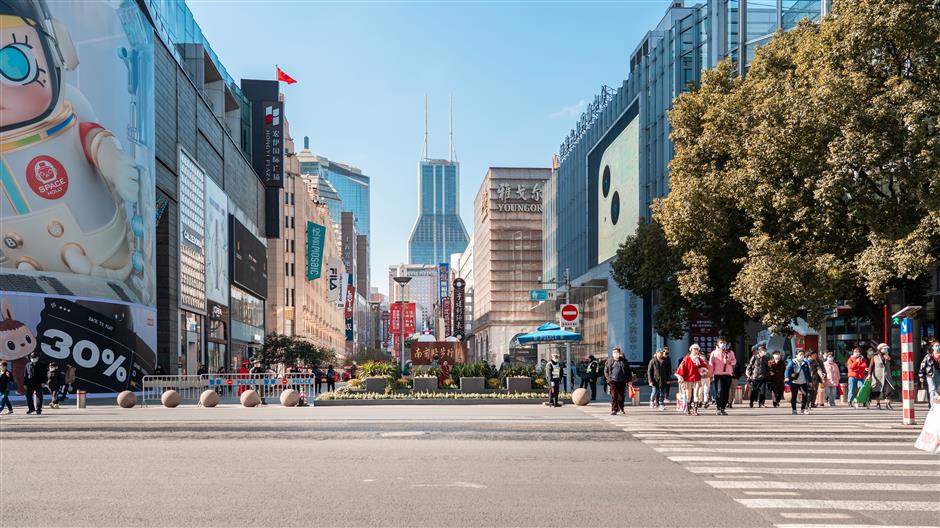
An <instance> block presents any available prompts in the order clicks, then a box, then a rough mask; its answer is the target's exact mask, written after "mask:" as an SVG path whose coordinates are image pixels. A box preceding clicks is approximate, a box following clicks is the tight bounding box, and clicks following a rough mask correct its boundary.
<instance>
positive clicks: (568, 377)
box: [565, 268, 572, 391]
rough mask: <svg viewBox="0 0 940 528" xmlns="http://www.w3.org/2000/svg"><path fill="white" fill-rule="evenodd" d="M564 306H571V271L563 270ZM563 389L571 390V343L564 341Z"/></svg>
mask: <svg viewBox="0 0 940 528" xmlns="http://www.w3.org/2000/svg"><path fill="white" fill-rule="evenodd" d="M565 304H571V270H569V269H568V268H565ZM565 364H566V365H567V367H566V368H565V382H566V383H567V385H565V388H567V389H568V390H569V391H570V390H571V383H572V379H571V343H570V342H568V341H565Z"/></svg>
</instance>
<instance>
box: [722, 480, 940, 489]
mask: <svg viewBox="0 0 940 528" xmlns="http://www.w3.org/2000/svg"><path fill="white" fill-rule="evenodd" d="M705 482H706V483H707V484H709V485H710V486H712V487H714V488H719V489H752V488H754V487H760V488H769V489H793V490H855V489H858V483H857V482H777V481H763V482H753V481H749V480H743V481H738V480H706V481H705ZM875 488H876V489H877V490H878V491H922V492H932V491H940V484H936V483H933V484H928V483H921V484H907V483H898V482H879V483H878V484H877V486H874V487H873V489H875Z"/></svg>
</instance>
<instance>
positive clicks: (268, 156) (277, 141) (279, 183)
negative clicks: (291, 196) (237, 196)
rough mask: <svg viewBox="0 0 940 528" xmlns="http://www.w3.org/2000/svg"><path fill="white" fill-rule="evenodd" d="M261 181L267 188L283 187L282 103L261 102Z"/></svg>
mask: <svg viewBox="0 0 940 528" xmlns="http://www.w3.org/2000/svg"><path fill="white" fill-rule="evenodd" d="M261 106H262V107H263V108H264V122H263V123H262V125H261V156H262V160H261V163H262V173H261V179H262V180H263V181H264V184H265V185H267V186H269V187H283V186H284V103H282V102H280V101H263V102H262V103H261Z"/></svg>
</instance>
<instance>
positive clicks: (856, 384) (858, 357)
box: [845, 347, 868, 408]
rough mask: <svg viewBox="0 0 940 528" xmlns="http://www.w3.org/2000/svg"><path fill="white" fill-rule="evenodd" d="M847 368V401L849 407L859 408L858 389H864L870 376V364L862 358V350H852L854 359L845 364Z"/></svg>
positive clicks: (856, 348) (851, 358) (857, 348)
mask: <svg viewBox="0 0 940 528" xmlns="http://www.w3.org/2000/svg"><path fill="white" fill-rule="evenodd" d="M845 368H846V370H847V371H848V374H849V393H848V394H847V395H846V401H847V402H849V405H852V406H854V407H856V408H858V402H856V401H855V395H856V394H857V393H858V389H860V388H862V385H863V384H864V383H865V378H866V377H867V376H868V363H867V362H866V361H865V358H863V357H862V349H861V348H859V347H855V348H853V349H852V357H850V358H849V360H848V361H846V362H845Z"/></svg>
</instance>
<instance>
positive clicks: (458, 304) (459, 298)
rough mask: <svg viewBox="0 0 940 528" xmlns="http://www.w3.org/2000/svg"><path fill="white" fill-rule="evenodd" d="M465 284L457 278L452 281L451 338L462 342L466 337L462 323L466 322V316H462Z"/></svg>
mask: <svg viewBox="0 0 940 528" xmlns="http://www.w3.org/2000/svg"><path fill="white" fill-rule="evenodd" d="M466 286H467V283H466V282H465V281H464V280H463V279H461V278H460V277H457V278H456V279H454V299H453V303H454V305H453V312H454V316H453V317H454V334H453V336H454V337H456V338H457V339H459V340H461V341H463V340H464V339H465V338H466V337H467V334H466V328H465V325H464V321H466V316H465V314H464V289H465V288H466Z"/></svg>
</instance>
